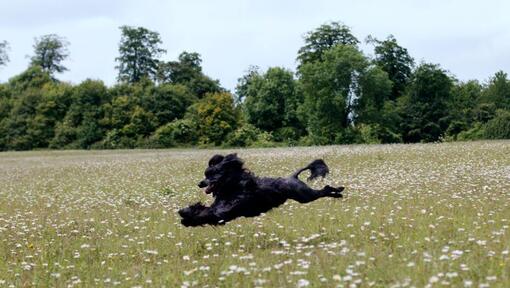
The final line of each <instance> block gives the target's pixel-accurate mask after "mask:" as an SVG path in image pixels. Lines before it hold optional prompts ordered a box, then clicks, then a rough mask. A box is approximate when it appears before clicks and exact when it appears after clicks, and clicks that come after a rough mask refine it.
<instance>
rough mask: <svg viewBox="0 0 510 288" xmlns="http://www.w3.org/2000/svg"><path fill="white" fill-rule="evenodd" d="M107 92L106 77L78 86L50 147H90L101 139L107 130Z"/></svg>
mask: <svg viewBox="0 0 510 288" xmlns="http://www.w3.org/2000/svg"><path fill="white" fill-rule="evenodd" d="M107 95H108V91H107V88H106V86H105V85H104V83H103V82H102V81H94V80H86V81H84V82H82V83H81V84H80V85H78V86H76V87H75V88H74V89H73V93H72V96H71V101H72V102H71V104H70V106H69V109H68V111H67V113H66V115H65V117H64V119H63V120H62V122H59V123H58V124H57V125H56V128H55V137H54V138H53V139H52V140H51V142H50V147H52V148H63V147H66V148H81V149H87V148H90V147H91V145H92V144H93V143H95V142H98V141H100V140H101V139H102V138H103V136H104V134H105V129H104V127H103V126H102V125H101V124H100V120H101V119H102V118H103V117H104V111H103V109H102V105H103V104H105V103H106V102H107V101H109V97H108V96H107Z"/></svg>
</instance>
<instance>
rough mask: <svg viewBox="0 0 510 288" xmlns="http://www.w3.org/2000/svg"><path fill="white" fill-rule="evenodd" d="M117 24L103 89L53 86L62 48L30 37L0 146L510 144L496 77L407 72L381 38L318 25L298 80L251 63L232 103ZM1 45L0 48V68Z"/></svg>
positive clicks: (149, 35) (403, 58)
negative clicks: (108, 81) (366, 50)
mask: <svg viewBox="0 0 510 288" xmlns="http://www.w3.org/2000/svg"><path fill="white" fill-rule="evenodd" d="M120 29H121V32H122V35H121V41H120V44H119V54H120V55H119V57H118V58H116V61H117V62H118V66H117V69H118V70H119V75H118V79H119V81H120V82H119V83H117V84H116V85H114V86H112V87H106V86H105V85H104V84H103V82H101V81H95V80H86V81H83V82H82V83H80V84H78V85H72V84H69V83H63V82H60V81H58V80H56V79H55V78H54V77H53V74H54V73H58V72H63V71H65V70H67V69H66V67H64V66H63V65H62V62H63V61H64V60H65V59H66V58H67V57H68V54H69V53H68V50H67V47H68V45H69V44H68V42H67V41H66V40H65V39H64V38H61V37H59V36H57V35H55V34H50V35H45V36H43V37H40V38H37V39H36V44H35V45H34V49H35V53H34V54H35V55H34V56H33V57H32V58H31V64H30V66H29V67H28V68H27V69H26V70H25V71H23V72H22V73H20V74H19V75H16V76H14V77H12V78H11V79H10V80H9V81H8V82H7V83H0V151H1V150H29V149H44V148H53V149H62V148H66V149H68V148H73V149H115V148H136V147H140V148H154V147H182V146H190V145H193V146H195V145H196V146H198V147H208V146H218V145H223V146H231V147H233V146H235V147H246V146H249V147H269V146H278V145H291V146H292V145H317V144H319V145H328V144H350V143H397V142H430V141H443V140H447V141H454V140H475V139H502V138H510V136H509V133H508V131H509V127H508V125H509V123H510V119H509V118H510V117H509V113H510V80H508V76H507V74H506V73H504V72H502V71H499V72H497V73H496V74H495V75H494V76H493V77H492V78H490V80H489V81H488V82H487V83H479V82H477V81H467V82H459V81H457V80H456V79H454V78H452V77H450V76H449V75H448V73H447V72H446V71H444V70H443V69H441V68H440V66H438V65H432V64H426V63H424V64H421V65H419V66H418V67H417V68H416V69H415V70H414V71H413V67H414V63H413V59H412V57H411V56H410V55H409V53H408V51H407V50H406V49H405V48H403V47H401V46H400V45H399V44H398V43H397V41H396V39H395V37H393V36H391V35H390V36H389V37H387V38H386V39H385V40H382V41H380V40H377V39H375V38H372V37H369V38H368V39H367V42H369V43H372V44H374V54H375V55H374V58H373V59H370V58H369V57H367V56H366V55H364V54H363V53H362V52H361V50H360V49H359V48H358V46H357V45H358V43H359V41H358V40H357V39H356V37H355V36H354V35H353V34H352V33H351V31H350V29H349V27H347V26H345V25H343V24H341V23H338V22H330V23H327V24H324V25H322V26H320V27H319V28H317V29H315V30H314V31H311V32H309V33H307V34H306V36H305V39H304V40H305V44H304V46H303V47H302V48H301V49H300V50H299V52H298V57H297V58H298V65H299V66H298V71H297V73H294V72H292V71H290V70H287V69H285V68H282V67H271V68H268V69H267V70H266V71H264V72H260V71H259V69H258V68H257V67H256V66H251V67H250V68H249V69H248V71H247V72H246V73H245V75H243V76H242V77H241V78H239V80H238V85H237V87H236V89H235V92H236V95H235V98H234V97H233V96H232V95H231V94H230V93H228V92H226V90H225V89H224V88H222V87H221V86H220V84H219V81H218V80H213V79H211V78H210V77H208V76H207V75H205V74H204V73H203V70H202V59H201V56H200V54H198V53H195V52H182V53H181V54H180V55H179V56H178V59H177V60H175V61H168V62H166V61H160V60H159V59H158V58H159V57H160V56H161V54H163V53H164V52H165V50H163V49H161V48H159V45H161V43H162V42H161V38H160V36H159V34H158V33H157V32H153V31H149V30H147V29H145V28H143V27H129V26H122V27H120ZM8 48H9V47H8V44H7V42H5V41H3V42H0V66H1V65H5V63H6V62H7V61H8V57H7V50H8ZM296 75H297V78H296V77H295V76H296Z"/></svg>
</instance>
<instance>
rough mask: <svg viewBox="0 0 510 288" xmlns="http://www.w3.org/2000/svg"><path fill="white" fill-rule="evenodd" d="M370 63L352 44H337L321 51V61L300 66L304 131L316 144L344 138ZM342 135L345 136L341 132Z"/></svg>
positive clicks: (338, 140) (339, 140)
mask: <svg viewBox="0 0 510 288" xmlns="http://www.w3.org/2000/svg"><path fill="white" fill-rule="evenodd" d="M368 67H369V62H368V60H367V58H366V57H365V56H363V54H362V53H361V52H360V51H359V50H358V49H357V48H356V47H354V46H350V45H338V46H335V47H333V48H331V49H330V50H328V51H326V52H324V55H323V61H317V62H311V63H306V64H305V65H303V66H302V67H301V79H300V80H301V84H302V87H303V92H304V95H305V102H304V107H303V109H302V111H303V112H302V114H304V115H305V116H306V117H303V118H306V122H307V130H308V132H309V134H310V136H311V137H312V139H313V142H314V143H316V144H328V143H334V142H341V141H344V140H342V139H340V138H341V137H342V136H341V135H340V134H341V133H342V132H343V130H345V129H346V128H348V127H349V124H350V123H351V120H352V118H353V116H354V115H353V113H354V107H355V105H356V99H357V97H358V96H359V95H360V92H361V88H360V85H359V84H360V81H361V80H362V79H363V78H364V75H365V74H366V69H367V68H368ZM344 136H345V135H344Z"/></svg>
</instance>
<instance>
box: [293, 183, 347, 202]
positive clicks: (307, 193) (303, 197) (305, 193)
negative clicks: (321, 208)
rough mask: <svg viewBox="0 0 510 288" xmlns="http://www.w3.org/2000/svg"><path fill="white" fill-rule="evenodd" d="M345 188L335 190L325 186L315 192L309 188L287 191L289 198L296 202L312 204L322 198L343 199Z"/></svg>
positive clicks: (303, 187)
mask: <svg viewBox="0 0 510 288" xmlns="http://www.w3.org/2000/svg"><path fill="white" fill-rule="evenodd" d="M343 190H344V187H339V188H334V187H331V186H329V185H327V186H325V187H324V188H323V189H321V190H315V189H312V188H310V187H308V186H304V185H303V186H302V187H299V189H293V190H289V191H287V197H288V198H289V199H292V200H296V201H298V202H299V203H308V202H312V201H314V200H316V199H319V198H321V197H333V198H341V197H342V193H341V192H342V191H343Z"/></svg>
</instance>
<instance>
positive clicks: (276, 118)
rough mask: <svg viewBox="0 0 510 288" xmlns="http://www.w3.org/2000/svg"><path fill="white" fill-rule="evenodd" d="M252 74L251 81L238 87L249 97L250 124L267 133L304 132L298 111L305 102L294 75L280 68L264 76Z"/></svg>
mask: <svg viewBox="0 0 510 288" xmlns="http://www.w3.org/2000/svg"><path fill="white" fill-rule="evenodd" d="M251 73H252V75H251V76H249V77H250V79H249V80H248V81H246V82H245V83H240V85H238V88H237V90H238V91H243V92H242V93H243V94H245V95H244V97H245V98H246V101H245V103H244V108H245V111H246V116H247V121H248V122H249V123H251V124H253V125H254V126H255V127H257V128H260V129H262V130H265V131H277V130H279V129H281V128H283V127H290V128H295V129H302V125H301V123H300V122H299V120H298V117H297V108H298V106H299V105H300V104H301V103H302V101H303V100H302V98H301V97H300V96H301V94H300V93H298V90H297V87H296V81H295V80H294V77H293V73H292V72H291V71H289V70H286V69H284V68H280V67H273V68H269V69H268V70H267V71H266V73H264V74H263V75H258V74H254V73H253V72H251ZM245 79H248V76H247V77H245ZM242 85H246V87H242Z"/></svg>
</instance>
